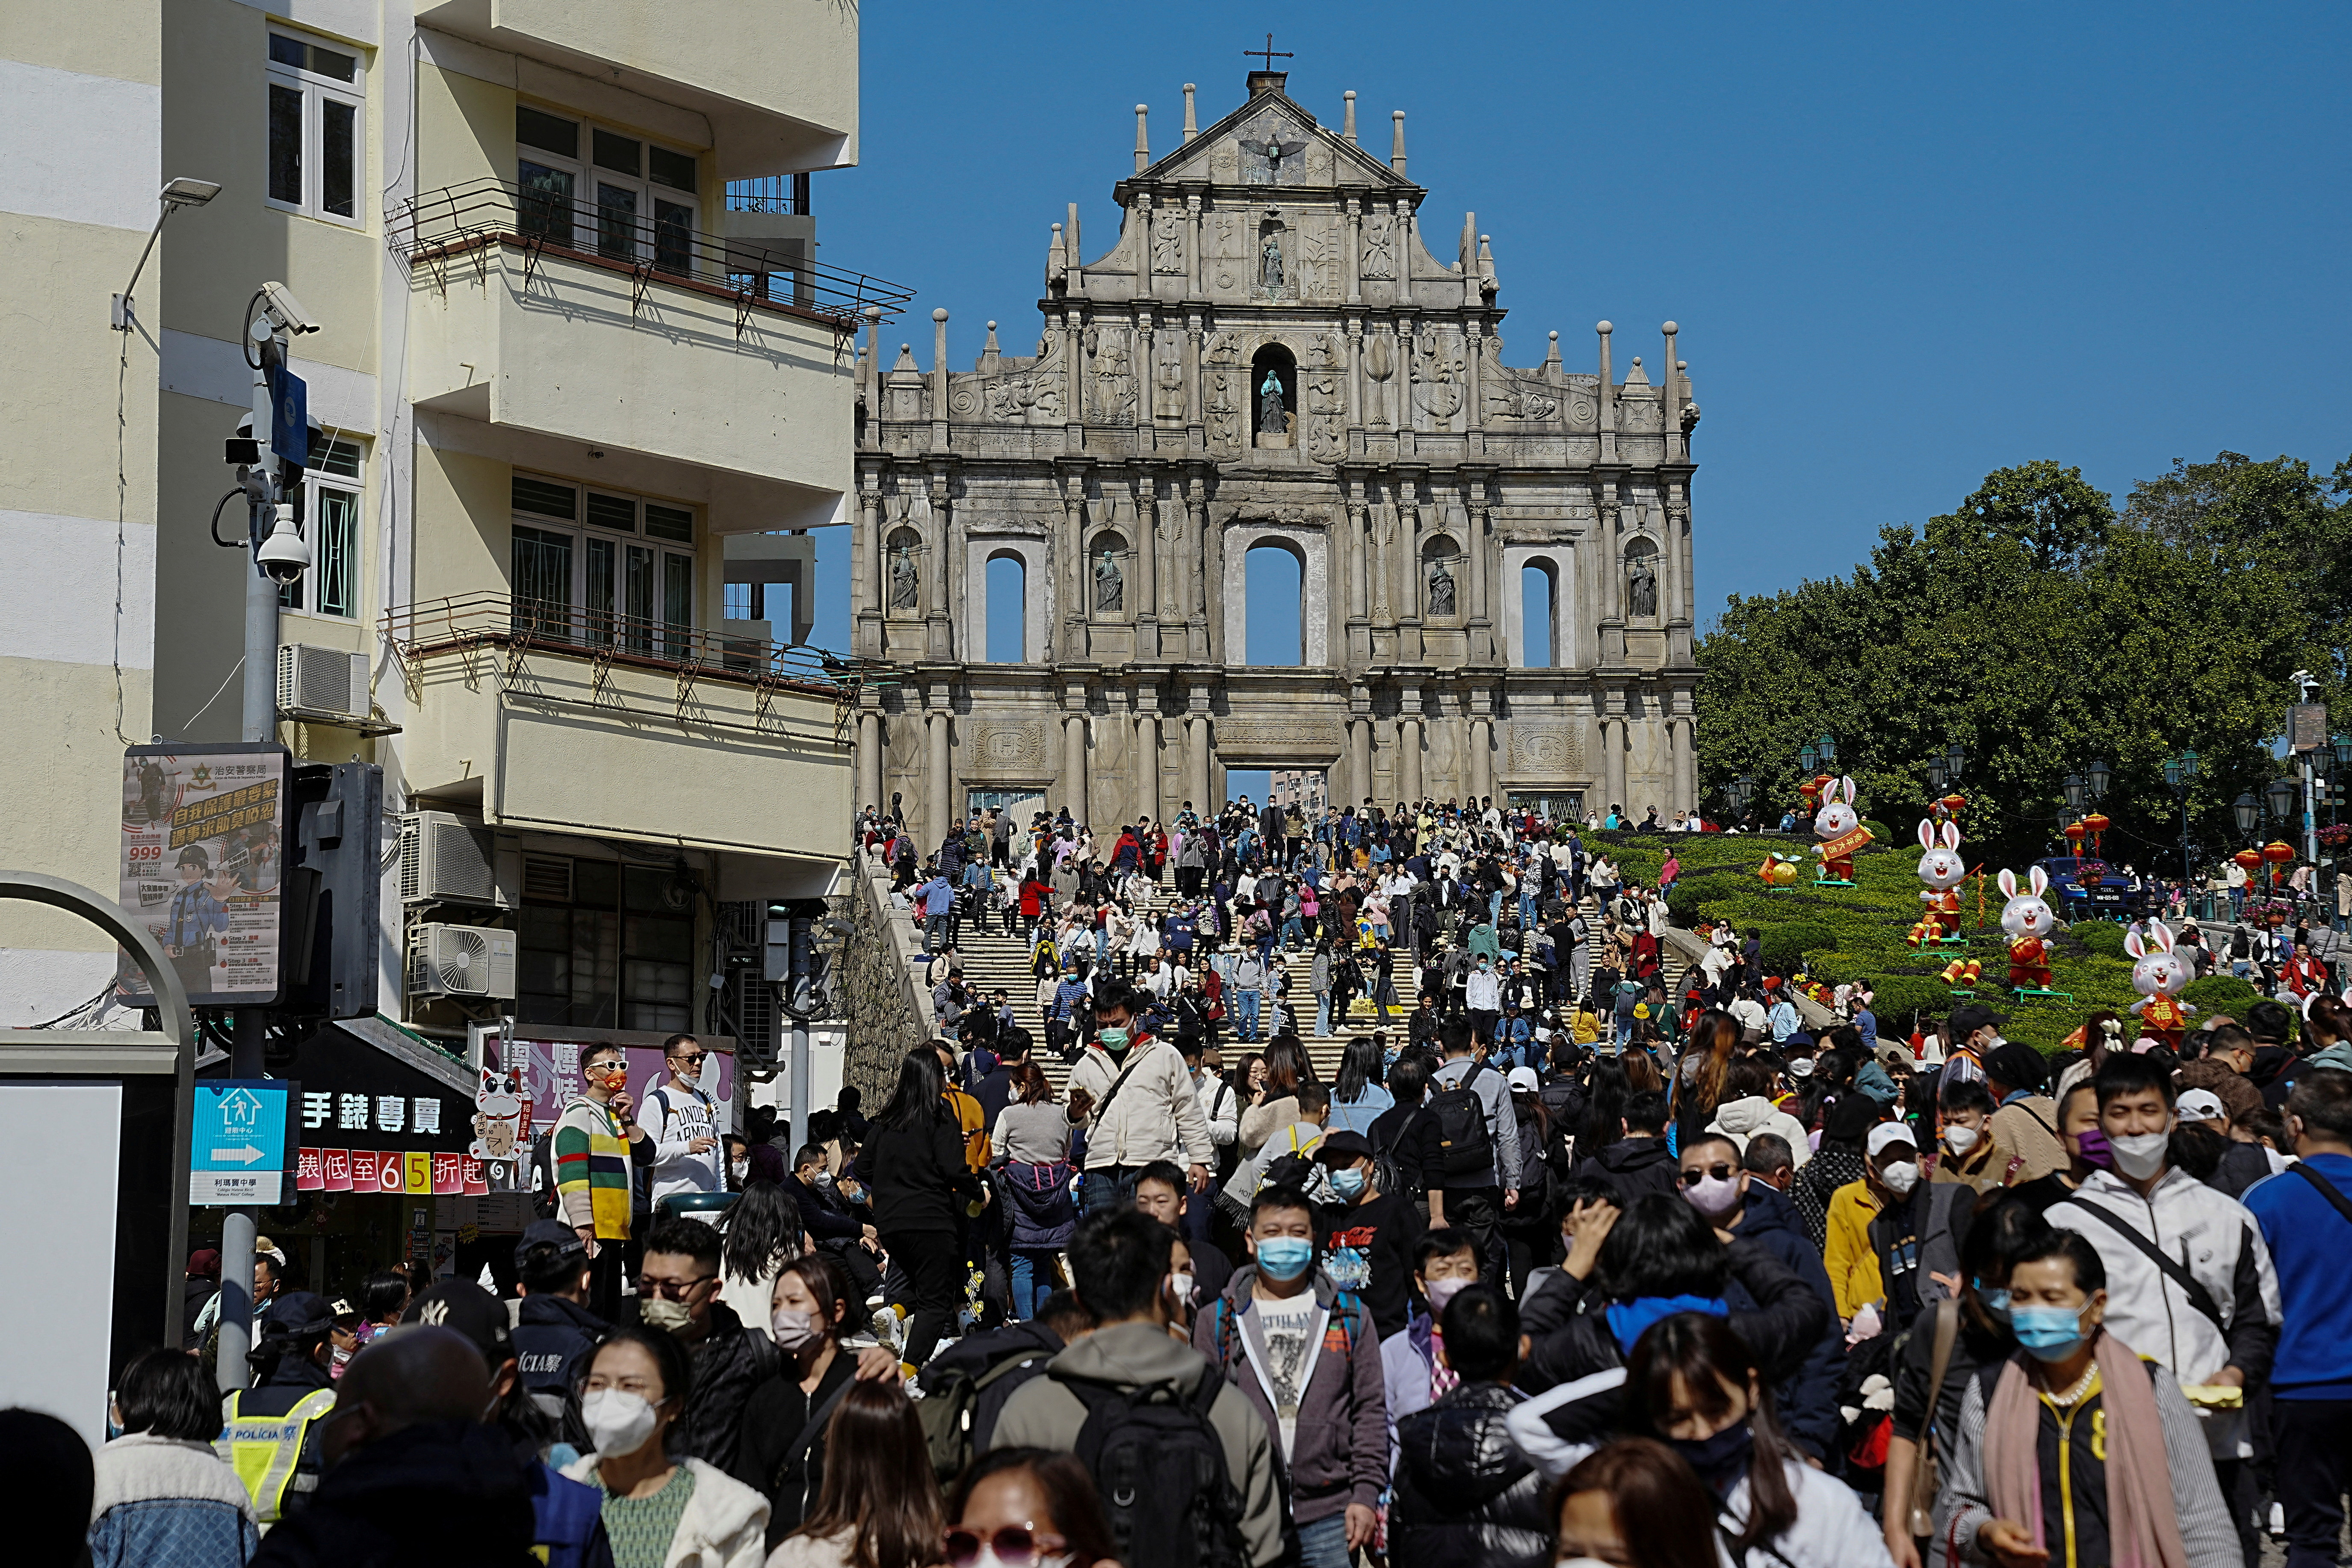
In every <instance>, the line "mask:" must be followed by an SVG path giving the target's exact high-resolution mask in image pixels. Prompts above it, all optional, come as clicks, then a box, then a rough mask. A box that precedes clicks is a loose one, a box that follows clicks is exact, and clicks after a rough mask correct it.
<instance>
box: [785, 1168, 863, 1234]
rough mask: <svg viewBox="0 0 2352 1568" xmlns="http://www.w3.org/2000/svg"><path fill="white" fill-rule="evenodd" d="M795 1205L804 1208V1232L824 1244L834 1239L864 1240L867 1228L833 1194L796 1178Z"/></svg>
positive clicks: (802, 1212)
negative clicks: (862, 1237) (825, 1241)
mask: <svg viewBox="0 0 2352 1568" xmlns="http://www.w3.org/2000/svg"><path fill="white" fill-rule="evenodd" d="M793 1202H794V1203H796V1204H798V1205H800V1210H801V1228H802V1229H803V1230H804V1231H806V1232H808V1233H809V1235H811V1236H813V1237H816V1238H817V1239H818V1240H819V1241H824V1240H826V1239H829V1238H831V1237H861V1236H864V1235H865V1234H866V1225H865V1222H864V1221H863V1220H860V1219H859V1218H858V1217H857V1216H856V1215H854V1214H851V1213H850V1212H849V1211H848V1210H847V1209H846V1208H845V1207H843V1206H842V1205H841V1203H840V1201H839V1200H838V1199H836V1198H835V1197H833V1196H832V1195H831V1194H827V1193H824V1192H821V1191H819V1190H818V1189H817V1188H815V1187H812V1186H810V1185H809V1184H807V1183H805V1182H803V1181H802V1180H801V1179H800V1178H799V1177H798V1176H794V1177H793Z"/></svg>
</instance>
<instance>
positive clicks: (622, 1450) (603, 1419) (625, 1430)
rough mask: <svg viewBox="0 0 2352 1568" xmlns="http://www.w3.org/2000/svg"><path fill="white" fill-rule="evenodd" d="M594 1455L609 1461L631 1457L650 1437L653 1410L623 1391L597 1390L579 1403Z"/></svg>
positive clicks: (620, 1389)
mask: <svg viewBox="0 0 2352 1568" xmlns="http://www.w3.org/2000/svg"><path fill="white" fill-rule="evenodd" d="M580 1416H581V1419H582V1420H583V1421H585V1422H586V1423H587V1424H588V1436H589V1439H590V1440H591V1441H592V1442H593V1443H594V1444H595V1445H596V1452H597V1453H599V1454H601V1455H604V1456H605V1457H606V1458H611V1457H612V1456H614V1455H616V1454H634V1453H635V1452H636V1451H637V1450H638V1449H640V1448H642V1447H645V1446H646V1439H647V1438H649V1437H651V1436H653V1435H654V1421H655V1415H654V1407H653V1406H652V1405H648V1404H646V1401H645V1398H644V1396H643V1395H641V1394H631V1393H630V1392H629V1391H628V1390H626V1389H625V1388H600V1389H597V1390H596V1391H595V1392H593V1393H592V1394H589V1395H588V1396H587V1397H586V1398H584V1399H583V1400H581V1402H580Z"/></svg>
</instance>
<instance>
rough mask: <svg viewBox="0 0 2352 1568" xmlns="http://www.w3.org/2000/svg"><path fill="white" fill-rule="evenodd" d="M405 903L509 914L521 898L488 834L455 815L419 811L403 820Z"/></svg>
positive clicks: (471, 820) (402, 884)
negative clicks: (477, 906) (485, 908)
mask: <svg viewBox="0 0 2352 1568" xmlns="http://www.w3.org/2000/svg"><path fill="white" fill-rule="evenodd" d="M400 900H401V902H403V903H404V904H421V903H450V904H488V905H489V906H490V907H492V908H493V909H501V910H503V909H510V908H512V907H513V905H514V903H515V897H514V892H513V889H512V886H511V884H510V883H509V881H508V880H507V879H503V878H501V877H500V876H499V858H498V856H497V853H496V850H495V848H494V847H493V845H492V843H491V839H490V831H489V829H488V828H487V827H485V826H482V825H481V824H480V823H479V822H478V821H476V820H475V819H474V818H472V817H468V816H458V815H457V814H456V813H455V812H448V811H415V812H411V813H409V814H408V815H407V816H404V817H402V818H401V819H400Z"/></svg>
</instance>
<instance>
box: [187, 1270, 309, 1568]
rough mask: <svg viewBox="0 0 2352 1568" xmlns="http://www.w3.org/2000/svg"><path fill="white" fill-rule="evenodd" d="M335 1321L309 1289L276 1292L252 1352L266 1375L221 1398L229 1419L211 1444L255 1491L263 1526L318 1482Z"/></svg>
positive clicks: (298, 1502)
mask: <svg viewBox="0 0 2352 1568" xmlns="http://www.w3.org/2000/svg"><path fill="white" fill-rule="evenodd" d="M334 1326H335V1316H334V1311H333V1310H332V1309H331V1308H330V1307H329V1306H328V1305H327V1303H326V1301H325V1300H324V1299H322V1298H320V1297H319V1296H315V1295H313V1294H311V1293H310V1291H308V1290H293V1291H289V1292H287V1293H285V1294H283V1295H280V1296H278V1297H277V1298H275V1299H274V1300H271V1301H270V1303H269V1307H268V1310H267V1311H266V1312H264V1313H263V1314H262V1318H261V1321H260V1323H259V1325H258V1328H259V1334H258V1338H259V1341H260V1343H259V1344H258V1345H257V1348H256V1349H255V1350H254V1352H253V1356H252V1360H253V1366H254V1370H255V1372H256V1373H257V1374H258V1375H259V1377H260V1380H261V1381H260V1382H259V1383H258V1384H257V1385H256V1386H254V1387H252V1388H247V1389H240V1390H239V1391H237V1392H236V1393H235V1394H226V1395H224V1396H223V1398H222V1400H221V1414H222V1415H223V1416H224V1417H225V1418H226V1425H225V1426H224V1428H223V1430H222V1432H221V1436H220V1439H219V1441H218V1442H216V1443H215V1444H214V1447H215V1449H216V1450H217V1451H218V1452H219V1454H220V1457H221V1458H223V1459H224V1460H226V1462H227V1463H228V1464H229V1466H230V1467H231V1468H234V1469H235V1470H236V1474H237V1479H239V1480H241V1481H243V1482H244V1483H245V1489H246V1490H247V1492H249V1493H251V1494H252V1496H253V1509H254V1512H255V1514H256V1516H257V1518H258V1519H259V1520H260V1521H261V1527H262V1529H264V1530H268V1528H269V1527H270V1526H271V1525H272V1524H274V1523H276V1522H277V1521H278V1520H280V1519H283V1518H284V1517H285V1516H286V1515H288V1514H289V1513H292V1512H295V1511H297V1510H299V1509H300V1508H301V1507H302V1506H303V1505H304V1504H305V1503H307V1502H309V1501H310V1493H311V1491H312V1490H313V1489H316V1488H317V1486H318V1484H319V1472H320V1468H322V1467H321V1463H320V1457H319V1426H320V1418H321V1417H322V1416H324V1415H326V1414H327V1412H328V1411H330V1410H331V1409H333V1408H334V1404H335V1387H334V1383H333V1381H332V1379H331V1378H330V1377H329V1375H328V1372H327V1369H328V1367H329V1366H330V1365H331V1363H332V1362H333V1359H334V1341H333V1338H332V1337H331V1331H332V1330H333V1328H334Z"/></svg>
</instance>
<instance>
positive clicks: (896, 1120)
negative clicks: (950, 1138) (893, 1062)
mask: <svg viewBox="0 0 2352 1568" xmlns="http://www.w3.org/2000/svg"><path fill="white" fill-rule="evenodd" d="M947 1088H948V1078H947V1074H946V1072H945V1071H944V1070H942V1069H941V1068H940V1052H939V1047H936V1046H917V1047H915V1048H914V1049H913V1050H911V1051H908V1053H907V1054H906V1056H905V1058H902V1059H901V1060H900V1061H899V1063H898V1088H897V1089H893V1090H892V1091H891V1093H890V1103H889V1104H887V1105H886V1106H884V1107H883V1108H882V1114H881V1115H879V1116H877V1117H876V1118H875V1119H874V1122H875V1125H877V1126H878V1127H888V1128H892V1129H894V1130H896V1131H900V1132H911V1131H919V1130H920V1129H923V1128H927V1127H931V1126H935V1125H937V1124H938V1123H940V1122H941V1121H946V1120H947V1119H948V1115H949V1110H948V1102H947V1101H946V1100H944V1099H942V1098H940V1097H941V1096H942V1095H944V1094H946V1093H947Z"/></svg>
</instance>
